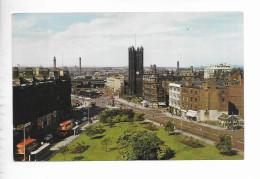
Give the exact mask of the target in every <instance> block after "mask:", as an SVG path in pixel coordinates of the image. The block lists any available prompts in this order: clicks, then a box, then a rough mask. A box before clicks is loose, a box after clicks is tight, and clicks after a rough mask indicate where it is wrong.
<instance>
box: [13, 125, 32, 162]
mask: <svg viewBox="0 0 260 179" xmlns="http://www.w3.org/2000/svg"><path fill="white" fill-rule="evenodd" d="M30 125H31V122H28V123H26V124H21V125H19V126H17V128H14V130H17V131H19V130H23V150H24V152H23V156H24V161H25V160H26V159H25V129H26V127H28V126H30ZM29 161H30V160H29Z"/></svg>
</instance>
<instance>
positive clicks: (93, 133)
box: [85, 126, 95, 139]
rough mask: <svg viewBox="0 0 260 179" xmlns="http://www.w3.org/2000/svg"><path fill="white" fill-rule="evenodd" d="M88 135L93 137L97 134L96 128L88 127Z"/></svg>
mask: <svg viewBox="0 0 260 179" xmlns="http://www.w3.org/2000/svg"><path fill="white" fill-rule="evenodd" d="M85 133H86V135H87V136H88V137H90V139H92V136H93V135H95V130H94V127H93V126H89V127H86V131H85Z"/></svg>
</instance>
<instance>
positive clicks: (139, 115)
mask: <svg viewBox="0 0 260 179" xmlns="http://www.w3.org/2000/svg"><path fill="white" fill-rule="evenodd" d="M144 115H145V114H144V113H135V115H134V121H144Z"/></svg>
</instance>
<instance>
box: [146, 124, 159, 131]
mask: <svg viewBox="0 0 260 179" xmlns="http://www.w3.org/2000/svg"><path fill="white" fill-rule="evenodd" d="M144 128H145V129H147V130H149V131H158V128H157V127H156V126H155V125H153V124H151V123H150V124H148V125H146V126H144Z"/></svg>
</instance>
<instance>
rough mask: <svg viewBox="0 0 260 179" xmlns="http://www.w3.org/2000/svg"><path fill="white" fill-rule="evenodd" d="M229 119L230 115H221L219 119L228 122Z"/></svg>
mask: <svg viewBox="0 0 260 179" xmlns="http://www.w3.org/2000/svg"><path fill="white" fill-rule="evenodd" d="M228 117H229V115H228V114H222V115H220V116H219V117H218V119H220V120H227V118H228Z"/></svg>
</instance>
